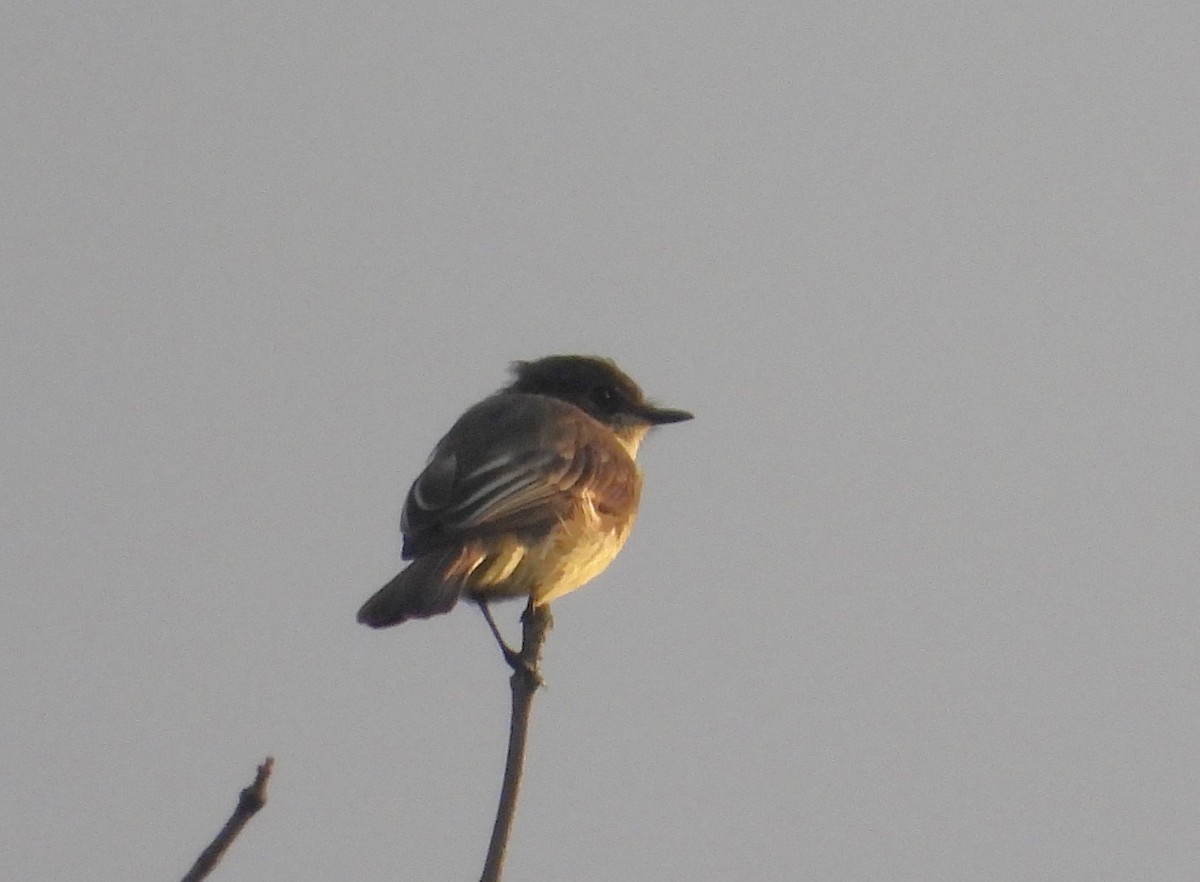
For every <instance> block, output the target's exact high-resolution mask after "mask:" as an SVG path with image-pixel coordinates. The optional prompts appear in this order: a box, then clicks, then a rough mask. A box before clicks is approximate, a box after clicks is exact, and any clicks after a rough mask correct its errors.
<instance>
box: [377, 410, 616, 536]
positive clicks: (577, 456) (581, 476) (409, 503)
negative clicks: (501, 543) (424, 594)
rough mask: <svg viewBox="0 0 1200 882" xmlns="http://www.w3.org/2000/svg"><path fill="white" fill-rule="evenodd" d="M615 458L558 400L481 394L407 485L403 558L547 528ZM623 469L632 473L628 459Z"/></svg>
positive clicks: (596, 432)
mask: <svg viewBox="0 0 1200 882" xmlns="http://www.w3.org/2000/svg"><path fill="white" fill-rule="evenodd" d="M593 436H594V437H593ZM614 445H615V446H616V449H615V450H613V449H610V448H612V447H613V446H614ZM622 456H623V457H624V459H625V460H626V461H628V459H629V458H628V456H627V455H625V454H624V451H623V450H622V449H620V447H619V445H616V443H615V442H614V441H611V440H610V439H607V438H605V437H604V434H603V429H602V427H600V426H599V425H598V424H594V423H593V422H592V421H591V420H586V421H582V422H581V421H580V420H579V418H578V412H577V411H576V410H575V408H573V407H572V406H571V405H569V404H566V403H564V402H561V401H558V400H557V399H553V398H548V397H545V396H540V395H525V394H520V393H506V394H500V395H494V396H492V397H491V398H488V399H485V400H484V401H482V402H480V403H479V404H477V405H476V406H475V407H473V408H471V409H470V410H468V411H467V412H466V413H465V414H463V416H462V418H460V419H459V421H458V422H457V423H455V425H454V427H453V428H451V430H450V431H449V432H448V433H447V434H446V436H445V437H444V438H443V439H442V440H441V441H440V442H439V443H438V445H437V447H436V448H435V449H434V452H433V455H432V456H431V457H430V460H429V463H428V464H427V465H426V466H425V470H424V471H422V472H421V474H420V475H419V476H418V477H417V480H416V481H415V482H414V483H413V485H412V489H410V490H409V493H408V499H407V500H406V501H405V504H404V514H403V516H402V518H401V529H402V531H403V533H404V556H405V557H406V558H407V557H413V556H416V555H418V554H423V553H426V552H427V551H429V550H431V549H435V548H440V547H444V546H446V545H449V544H454V543H458V542H461V541H463V540H464V539H469V538H474V537H479V536H484V535H491V534H497V533H507V532H518V531H523V530H533V531H536V530H538V529H545V528H548V527H549V526H551V525H552V524H554V523H555V522H556V521H558V520H560V519H561V518H563V517H565V516H566V515H567V514H568V513H569V512H570V511H571V508H572V506H573V505H575V504H577V502H578V499H579V495H580V493H581V492H582V488H583V485H585V484H586V483H587V481H588V480H589V478H590V477H591V476H593V473H594V472H595V470H596V466H597V465H598V464H600V463H604V462H610V461H613V462H616V463H618V464H621V457H622ZM625 471H630V472H633V474H634V477H635V478H636V471H635V470H633V469H632V462H628V467H627V468H626V469H625ZM602 483H604V484H605V485H606V486H607V485H612V484H613V483H614V482H613V481H611V480H606V481H604V482H602ZM617 483H620V482H617Z"/></svg>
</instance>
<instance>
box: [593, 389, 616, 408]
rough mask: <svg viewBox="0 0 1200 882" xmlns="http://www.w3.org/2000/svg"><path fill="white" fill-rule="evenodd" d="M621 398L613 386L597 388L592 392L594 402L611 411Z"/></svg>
mask: <svg viewBox="0 0 1200 882" xmlns="http://www.w3.org/2000/svg"><path fill="white" fill-rule="evenodd" d="M618 399H619V396H618V395H617V390H616V389H614V388H613V387H612V386H597V387H596V388H595V389H593V390H592V401H594V402H595V403H596V404H598V405H599V406H600V407H603V408H605V409H606V410H611V409H612V408H614V407H615V406H616V404H617V401H618Z"/></svg>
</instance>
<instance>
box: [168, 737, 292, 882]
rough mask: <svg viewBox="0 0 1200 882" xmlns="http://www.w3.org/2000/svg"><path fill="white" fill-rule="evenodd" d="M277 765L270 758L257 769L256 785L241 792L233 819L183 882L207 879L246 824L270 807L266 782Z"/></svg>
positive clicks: (197, 859) (198, 859)
mask: <svg viewBox="0 0 1200 882" xmlns="http://www.w3.org/2000/svg"><path fill="white" fill-rule="evenodd" d="M274 765H275V760H274V759H273V758H271V757H267V759H266V762H264V763H263V764H262V765H261V766H259V767H258V774H257V775H255V776H254V783H253V784H251V785H250V786H249V787H247V788H246V789H245V790H243V791H242V793H241V795H240V796H239V797H238V804H237V808H235V809H234V810H233V814H232V815H230V817H229V820H228V821H226V822H225V826H224V827H222V828H221V832H220V833H218V834H217V836H216V838H215V839H214V840H213V841H212V843H210V844H209V846H208V848H206V849H204V851H202V852H200V857H198V858H196V863H195V864H193V865H192V868H191V869H190V870H188V873H187V875H186V876H184V877H183V882H200V880H201V879H204V878H205V877H207V876H208V874H209V873H211V872H212V870H213V867H215V866H216V865H217V862H218V861H220V860H221V858H222V857H224V856H225V852H226V850H227V849H228V848H229V846H230V845H232V844H233V840H234V839H236V838H237V835H238V834H239V833H241V832H242V828H243V827H245V826H246V822H247V821H249V820H250V819H251V818H252V817H254V814H255V812H257V811H258V810H259V809H260V808H262V807H263V806H264V805H266V804H267V779H268V778H270V777H271V769H272V768H273V767H274Z"/></svg>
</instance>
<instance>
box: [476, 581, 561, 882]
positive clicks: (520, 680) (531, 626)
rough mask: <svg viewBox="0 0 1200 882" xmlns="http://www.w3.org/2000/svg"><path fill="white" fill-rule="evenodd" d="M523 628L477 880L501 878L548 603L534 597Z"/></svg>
mask: <svg viewBox="0 0 1200 882" xmlns="http://www.w3.org/2000/svg"><path fill="white" fill-rule="evenodd" d="M521 621H522V622H524V629H523V635H522V641H521V651H520V652H519V653H514V657H512V658H508V657H507V656H506V658H508V662H509V664H510V665H512V669H513V673H512V677H510V678H509V681H508V682H509V686H510V687H511V688H512V721H511V723H510V724H509V729H508V759H507V760H506V762H505V764H504V786H503V787H501V789H500V805H499V807H498V808H497V809H496V823H495V825H494V826H493V827H492V841H491V842H490V843H489V844H488V853H487V860H486V861H484V865H483V876H482V877H480V882H500V873H501V871H502V870H503V868H504V851H505V849H506V848H507V847H508V834H509V833H510V832H511V831H512V823H513V815H514V814H515V813H516V810H517V792H518V791H519V790H520V789H521V771H522V769H523V768H524V766H525V736H526V735H527V734H528V732H529V712H530V710H532V708H533V693H535V692H536V691H537V689H538V687H539V686H541V685H542V675H541V674H540V673H539V672H538V664H539V663H540V662H541V658H542V644H543V643H544V642H545V640H546V632H547V631H549V630H550V626H551V625H552V624H553V620H552V619H551V617H550V609H549V607H547V606H534V605H533V600H532V599H531V600H530V601H529V606H527V607H526V608H525V614H524V615H523V616H522V617H521Z"/></svg>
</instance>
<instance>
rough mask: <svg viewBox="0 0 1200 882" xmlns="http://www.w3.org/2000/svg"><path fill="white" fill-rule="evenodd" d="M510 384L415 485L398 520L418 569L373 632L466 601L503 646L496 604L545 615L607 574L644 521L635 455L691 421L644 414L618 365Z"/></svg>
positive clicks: (527, 368)
mask: <svg viewBox="0 0 1200 882" xmlns="http://www.w3.org/2000/svg"><path fill="white" fill-rule="evenodd" d="M513 373H514V374H515V376H516V379H514V380H513V382H512V383H510V384H509V385H508V386H506V387H504V388H503V389H501V390H500V391H499V392H497V393H496V394H495V395H492V396H490V397H488V398H485V399H484V400H483V401H481V402H479V403H478V404H476V405H475V406H473V407H471V408H470V409H469V410H467V412H466V413H464V414H463V415H462V416H461V417H460V418H459V419H458V422H456V423H455V424H454V426H453V427H452V428H451V429H450V431H449V432H447V433H446V436H445V437H444V438H442V440H441V441H439V442H438V445H437V447H435V448H434V451H433V454H432V456H431V457H430V458H429V463H428V464H427V465H426V466H425V470H424V471H422V472H421V474H420V475H419V476H418V477H417V480H416V481H415V482H414V483H413V485H412V489H410V490H409V492H408V498H407V500H406V501H405V503H404V512H403V515H402V516H401V520H400V529H401V531H402V532H403V534H404V546H403V550H402V552H401V556H402V557H403V558H404V559H405V560H411V561H412V563H411V564H409V565H408V568H407V569H405V570H403V571H402V572H401V573H400V574H399V575H398V576H396V578H394V579H392V581H390V582H388V584H386V585H385V586H383V588H381V589H379V591H377V592H376V593H375V594H374V596H372V597H371V598H370V599H369V600H368V601H367V602H366V603H365V604H363V607H362V609H360V610H359V611H358V621H360V622H362V623H363V624H364V625H370V626H371V627H372V628H386V627H389V626H391V625H398V624H400V623H401V622H404V621H407V620H408V619H412V618H427V617H429V616H433V615H437V614H439V613H444V612H448V611H449V610H450V609H451V608H453V607H454V605H455V604H456V603H457V602H458V600H459V598H463V597H465V598H466V599H468V600H471V601H473V602H475V603H477V604H479V605H480V607H481V609H482V610H483V612H484V615H485V616H486V617H487V619H488V624H489V625H490V626H491V627H492V630H493V632H494V633H496V636H497V639H499V634H498V632H496V629H495V623H494V622H493V621H492V619H491V615H490V614H489V612H488V608H487V602H488V601H489V600H493V599H502V598H516V597H528V598H530V599H531V601H532V603H533V604H534V605H535V606H543V605H545V604H547V603H549V602H550V601H552V600H554V599H555V598H556V597H561V596H562V595H564V594H566V593H567V592H568V591H574V590H575V589H576V588H578V587H579V586H581V585H583V584H584V583H585V582H588V581H589V580H591V579H593V578H595V577H596V576H597V575H599V574H600V572H601V571H603V570H604V568H605V567H607V566H608V565H609V564H610V563H611V562H612V560H613V558H615V557H616V556H617V552H618V551H620V550H621V546H622V545H624V544H625V540H626V539H627V538H628V536H629V530H630V528H631V527H632V526H633V520H634V516H635V515H636V514H637V508H638V498H639V496H640V494H641V489H642V475H641V472H640V471H639V470H638V467H637V466H636V465H635V464H634V457H635V456H636V454H637V450H638V445H639V444H640V443H641V441H642V439H643V438H644V437H645V436H646V433H647V432H648V431H649V430H650V428H651V426H655V425H658V424H661V423H677V422H681V421H683V420H689V419H691V418H692V415H691V414H690V413H688V412H687V411H683V410H669V409H666V408H661V407H657V406H655V405H653V404H650V403H649V402H647V401H646V399H645V397H644V396H643V395H642V391H641V389H639V388H638V386H637V384H636V383H634V382H633V380H631V379H630V378H629V377H627V376H626V375H625V374H624V373H622V371H621V370H620V369H619V368H618V367H617V366H616V364H614V363H613V362H612V361H611V360H609V359H605V358H592V357H585V356H578V355H555V356H550V357H548V358H542V359H538V360H537V361H521V362H517V363H516V364H514V365H513ZM500 643H501V646H502V647H504V642H503V640H501V641H500ZM504 648H505V650H506V654H507V652H508V650H507V647H504Z"/></svg>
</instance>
